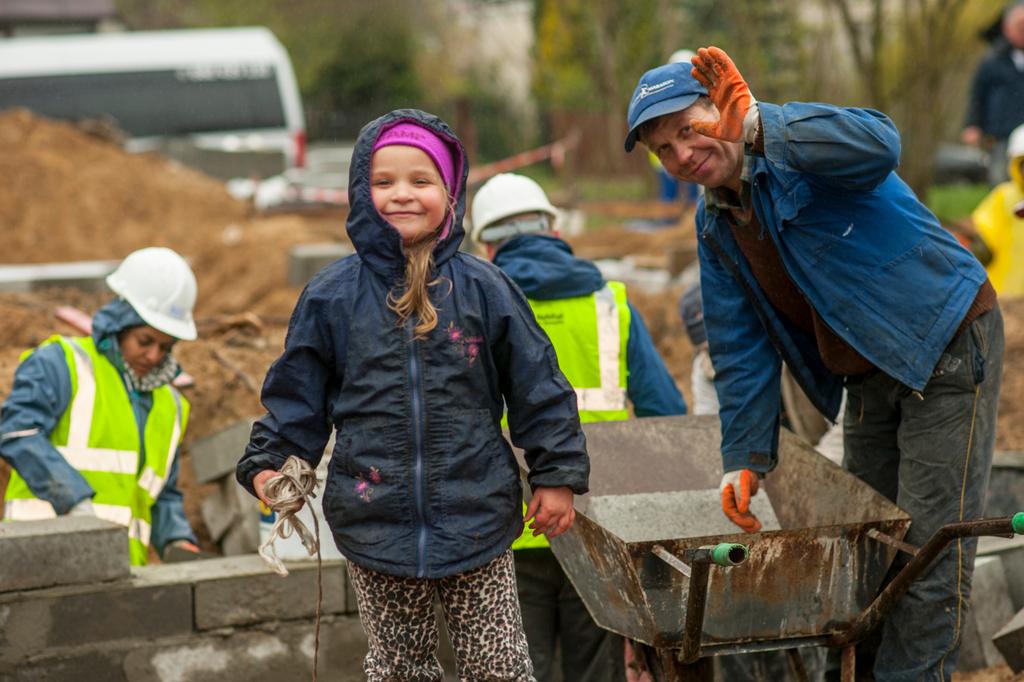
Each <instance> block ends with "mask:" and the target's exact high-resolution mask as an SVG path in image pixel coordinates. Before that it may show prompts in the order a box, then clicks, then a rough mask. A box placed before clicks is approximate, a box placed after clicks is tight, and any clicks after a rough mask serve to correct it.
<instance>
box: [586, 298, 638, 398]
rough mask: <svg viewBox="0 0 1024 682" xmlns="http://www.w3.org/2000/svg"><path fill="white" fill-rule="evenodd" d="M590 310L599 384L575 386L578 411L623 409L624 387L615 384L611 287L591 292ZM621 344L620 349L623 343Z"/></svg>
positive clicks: (616, 344)
mask: <svg viewBox="0 0 1024 682" xmlns="http://www.w3.org/2000/svg"><path fill="white" fill-rule="evenodd" d="M594 312H595V313H596V315H597V364H598V371H599V372H600V376H601V385H600V387H599V388H577V389H576V404H577V406H578V407H579V410H580V412H608V411H613V410H614V411H619V410H625V409H626V389H625V388H624V387H623V386H621V385H620V383H619V363H620V352H619V348H620V343H621V334H620V332H619V307H618V305H617V304H616V302H615V292H614V291H612V288H611V286H609V285H605V286H604V288H602V289H601V290H600V291H597V292H595V293H594ZM621 347H622V348H623V351H624V349H625V344H621Z"/></svg>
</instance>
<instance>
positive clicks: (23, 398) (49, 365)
mask: <svg viewBox="0 0 1024 682" xmlns="http://www.w3.org/2000/svg"><path fill="white" fill-rule="evenodd" d="M143 324H146V323H145V322H144V321H143V320H142V318H141V317H139V315H138V313H136V312H135V311H134V310H133V309H132V307H131V306H130V305H128V303H126V302H125V301H123V300H121V299H118V300H115V301H113V302H111V303H108V304H107V305H105V306H104V307H103V308H101V309H100V310H99V311H98V312H97V313H96V315H95V317H93V320H92V338H93V341H94V342H95V343H96V347H97V348H99V349H101V352H102V353H103V354H104V356H105V357H106V358H107V359H108V360H110V361H111V363H113V364H114V365H115V366H117V364H118V363H119V362H120V358H119V357H118V355H119V353H118V351H117V350H116V345H115V344H114V343H113V342H112V341H113V339H114V337H115V336H116V335H117V334H118V332H120V331H122V330H124V329H127V328H129V327H136V326H139V325H143ZM125 390H126V392H127V393H128V397H129V400H130V401H131V405H132V409H133V410H134V412H135V420H136V427H137V428H138V431H139V444H140V445H139V447H140V448H141V449H140V458H139V462H140V470H141V467H142V466H143V464H144V463H145V461H146V453H145V447H144V446H143V443H144V440H145V427H146V420H147V419H148V417H149V412H150V409H151V408H152V406H153V394H152V392H149V391H143V392H137V391H133V390H131V389H130V388H129V387H128V386H127V384H126V386H125ZM71 397H72V390H71V376H70V372H69V370H68V364H67V360H66V358H65V356H64V350H63V349H62V347H61V345H60V344H59V343H52V344H48V345H45V346H42V347H41V348H39V349H37V350H36V351H35V352H33V353H32V354H31V355H29V356H28V357H27V358H26V359H25V361H24V362H22V363H21V364H20V365H19V366H18V369H17V371H16V372H15V374H14V387H13V388H12V389H11V393H10V395H9V396H8V397H7V400H6V401H4V404H3V409H2V413H0V456H2V457H3V458H4V459H5V460H6V461H7V462H8V463H9V464H10V465H11V466H12V467H14V469H15V470H17V472H18V474H19V475H20V476H21V477H22V478H24V479H25V482H26V483H27V484H28V486H29V488H31V490H32V492H33V493H34V494H35V495H36V496H37V497H39V498H40V499H43V500H46V501H47V502H49V503H50V504H52V505H53V508H54V510H55V511H56V512H57V513H58V514H66V513H67V512H68V511H69V510H70V509H71V508H72V507H74V506H75V505H76V504H77V503H79V502H81V501H82V500H85V499H89V498H92V496H93V494H94V492H95V491H93V489H92V488H91V487H90V486H89V484H88V483H87V482H86V480H85V478H83V476H82V474H81V473H79V472H78V470H77V469H75V468H74V467H73V466H71V465H70V464H69V463H68V462H67V460H65V459H64V457H62V456H61V454H60V453H59V452H58V451H57V449H56V448H55V447H54V446H53V443H51V442H50V433H51V432H52V431H53V430H54V428H56V426H57V423H58V422H59V421H60V419H61V416H62V415H63V414H64V412H65V410H67V407H68V404H69V403H70V402H71ZM179 459H180V458H179V457H178V456H177V455H176V456H175V457H174V462H173V464H172V465H171V470H170V472H169V475H168V477H167V481H166V483H165V484H164V487H163V489H162V490H161V491H160V494H159V496H158V497H157V499H156V502H155V503H154V505H153V507H152V509H151V513H152V536H151V537H150V543H151V544H152V545H153V547H155V548H156V550H157V551H158V552H162V551H163V548H164V546H165V545H166V544H167V543H169V542H171V541H173V540H188V541H189V542H192V543H195V542H197V540H196V537H195V535H194V534H193V533H192V528H191V527H190V526H189V524H188V520H187V519H186V517H185V507H184V503H183V499H182V494H181V491H180V490H179V489H178V485H177V480H178V461H179Z"/></svg>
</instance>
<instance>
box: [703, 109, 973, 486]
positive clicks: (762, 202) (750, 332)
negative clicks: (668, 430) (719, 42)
mask: <svg viewBox="0 0 1024 682" xmlns="http://www.w3.org/2000/svg"><path fill="white" fill-rule="evenodd" d="M758 106H759V108H760V114H761V123H762V127H763V133H764V155H763V156H761V155H753V154H752V152H751V151H750V150H749V149H748V150H747V157H746V164H747V165H746V172H745V174H744V175H745V176H746V180H747V181H748V182H749V189H750V192H751V203H752V205H753V210H754V213H755V214H756V216H757V219H758V220H759V221H760V224H761V238H762V239H771V240H772V241H773V242H774V243H775V246H776V247H777V249H778V253H779V256H780V257H781V259H782V263H783V265H784V266H785V268H786V271H787V272H788V273H789V276H790V277H791V278H792V280H793V282H794V283H795V284H796V286H797V287H798V288H799V289H800V291H801V292H802V293H803V295H804V296H805V297H806V298H807V301H808V302H809V303H810V305H811V306H812V307H813V308H814V310H815V311H816V312H817V314H818V315H819V316H820V317H821V319H822V320H823V321H824V322H825V324H827V325H828V326H829V327H830V328H831V329H832V331H834V332H835V333H836V334H837V335H839V337H841V338H842V339H843V340H844V341H845V342H846V343H848V344H849V345H850V346H852V347H853V348H854V349H855V350H856V351H857V352H859V353H860V354H861V355H862V356H864V357H865V358H866V359H868V360H869V361H870V362H871V363H872V364H874V365H875V366H876V367H878V368H879V369H881V370H882V371H884V372H885V373H886V374H888V375H889V376H891V377H894V378H895V379H897V380H899V381H900V382H902V383H903V384H905V385H906V386H907V387H909V388H911V389H914V390H923V389H924V386H925V384H927V383H928V380H929V378H930V376H931V374H932V370H933V369H934V367H935V364H936V362H937V361H938V359H939V357H940V355H941V354H942V352H943V349H944V348H945V347H946V345H947V344H948V343H949V341H950V340H951V338H952V337H953V335H954V334H955V332H956V330H957V327H958V326H959V324H960V322H961V320H962V319H963V317H964V315H965V314H966V312H967V310H968V308H969V307H970V305H971V303H972V301H973V300H974V298H975V296H976V295H977V292H978V289H979V287H980V286H981V284H982V283H983V282H984V281H985V270H984V269H983V268H982V266H981V265H980V264H979V263H978V261H977V260H976V259H975V258H974V257H973V256H972V255H971V254H970V253H969V252H968V251H967V250H966V249H964V248H963V247H961V246H960V244H959V243H958V242H957V241H956V240H955V239H954V238H953V237H952V235H950V234H949V233H948V232H947V231H946V230H944V229H943V228H942V226H941V225H940V224H939V222H938V220H937V219H936V218H935V216H934V215H933V214H932V213H931V212H930V211H929V210H928V209H927V208H925V206H924V205H923V204H921V202H920V201H918V199H917V198H916V197H915V196H914V193H913V192H912V191H911V190H910V188H909V187H908V186H907V185H906V183H904V182H903V180H901V179H900V178H899V176H897V175H896V173H895V172H894V171H895V168H896V167H897V165H898V163H899V155H900V142H899V134H898V132H897V131H896V128H895V126H894V125H893V124H892V122H891V121H890V120H889V119H888V118H887V117H886V116H884V115H883V114H881V113H879V112H877V111H872V110H868V109H847V108H841V107H835V106H830V105H825V104H802V103H789V104H785V105H781V106H780V105H775V104H768V103H764V102H762V103H759V105H758ZM739 229H742V228H739ZM697 231H698V234H699V237H700V240H699V254H700V264H701V289H702V292H703V295H704V325H705V327H706V329H707V336H708V343H709V347H710V351H711V358H712V362H713V364H714V367H715V388H716V390H717V392H718V398H719V402H720V403H721V410H720V417H721V420H722V458H723V463H724V467H725V470H726V471H733V470H736V469H741V468H749V469H753V470H755V471H760V472H766V471H769V470H770V469H772V468H773V467H774V466H775V463H776V458H777V446H778V414H779V370H780V362H781V361H783V360H784V361H785V362H786V364H787V365H789V367H790V369H791V370H792V372H793V375H794V377H795V378H796V379H797V381H798V382H799V383H800V385H801V387H802V388H803V389H804V391H805V392H806V393H807V395H808V397H809V398H810V399H811V401H812V402H813V403H814V405H815V406H816V407H817V408H818V409H819V410H821V412H822V413H823V414H825V415H826V416H828V417H829V418H833V419H834V418H835V416H836V413H837V412H838V409H839V402H840V398H841V394H842V384H843V379H842V377H840V376H838V375H836V374H833V373H831V372H830V371H829V370H828V369H827V368H826V367H825V365H824V363H823V362H822V359H821V356H820V354H819V352H818V348H817V344H816V342H815V340H814V338H813V337H811V336H810V335H808V334H806V333H804V332H802V331H801V330H799V329H797V328H796V327H795V326H794V325H792V324H790V323H789V322H788V321H787V320H785V319H783V318H782V317H781V316H780V315H779V314H778V313H777V311H776V309H775V308H774V307H773V306H772V305H771V304H770V303H769V301H768V298H767V297H766V295H765V292H764V291H763V290H762V289H761V287H760V285H759V284H758V281H757V279H756V278H755V277H754V275H753V272H752V271H751V269H750V266H749V264H748V263H747V261H746V259H745V258H744V256H743V254H742V252H741V251H740V249H739V246H738V245H737V243H736V240H735V239H734V237H733V234H732V228H731V227H730V225H729V222H728V220H727V218H726V216H725V215H724V214H717V215H716V214H715V213H714V212H712V211H711V210H709V209H708V208H706V207H705V206H704V205H703V204H702V205H701V206H700V207H699V208H698V214H697Z"/></svg>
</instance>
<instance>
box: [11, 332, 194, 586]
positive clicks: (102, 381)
mask: <svg viewBox="0 0 1024 682" xmlns="http://www.w3.org/2000/svg"><path fill="white" fill-rule="evenodd" d="M50 343H59V344H60V345H61V347H62V348H63V349H64V358H65V360H66V361H67V366H68V372H69V374H70V377H71V401H70V402H69V404H68V407H67V409H66V410H65V411H64V414H63V415H62V416H61V418H60V421H59V422H58V423H57V426H56V427H55V428H54V430H53V432H52V433H51V434H50V442H51V443H53V445H54V447H56V448H57V451H58V452H59V453H60V454H61V456H63V457H64V459H66V460H67V462H68V464H70V465H71V466H73V467H74V468H75V469H77V470H78V471H79V472H80V473H81V474H82V477H83V478H85V480H86V482H87V483H88V484H89V485H90V486H91V487H92V489H93V490H94V491H95V493H96V495H95V497H93V500H92V502H93V508H94V510H95V512H96V516H98V517H100V518H102V519H106V520H108V521H113V522H114V523H118V524H120V525H122V526H126V527H127V528H128V544H129V547H128V550H129V557H130V559H131V563H132V564H133V565H136V566H142V565H145V563H146V561H147V558H148V553H149V539H150V535H151V513H150V509H151V508H152V506H153V504H154V503H155V502H156V499H157V497H158V496H159V495H160V491H162V490H163V488H164V485H165V483H166V482H167V477H168V476H169V475H170V472H171V466H172V465H173V463H174V458H175V456H176V454H177V452H178V446H179V445H180V444H181V440H182V437H183V436H184V433H185V427H186V425H187V424H188V415H189V403H188V401H187V400H186V399H185V397H184V396H182V395H181V394H180V393H178V391H177V390H176V389H174V388H173V387H172V386H169V385H164V386H161V387H160V388H157V389H155V390H154V391H153V407H152V408H151V409H150V412H149V416H148V418H147V419H146V428H145V432H144V441H145V453H146V457H145V462H143V461H141V457H140V452H141V451H142V449H141V448H140V447H139V431H138V426H137V424H136V419H135V411H134V409H133V408H132V404H131V400H130V398H129V396H128V391H127V389H126V388H125V386H124V382H123V381H122V379H121V377H120V376H119V375H118V373H117V369H116V368H115V367H114V366H113V365H112V364H111V363H110V362H109V361H108V360H107V359H106V358H105V357H104V356H103V355H102V354H101V353H100V352H99V351H97V350H96V346H95V344H94V343H93V340H92V339H91V338H89V337H78V338H67V337H63V336H52V337H50V338H49V339H47V340H46V341H44V342H43V344H42V345H47V344H50ZM40 347H42V346H40ZM32 352H33V351H28V352H26V353H25V354H23V356H22V360H24V359H25V357H27V356H28V355H30V354H31V353H32ZM56 515H57V514H56V512H55V511H54V509H53V505H51V504H50V503H49V502H47V501H45V500H41V499H39V498H37V497H36V496H35V495H34V494H32V491H31V490H30V489H29V487H28V485H27V484H26V483H25V479H23V478H22V477H21V476H19V475H18V473H17V472H16V471H12V472H11V479H10V481H9V482H8V484H7V492H6V494H5V495H4V518H5V519H7V520H12V521H29V520H36V519H48V518H55V517H56Z"/></svg>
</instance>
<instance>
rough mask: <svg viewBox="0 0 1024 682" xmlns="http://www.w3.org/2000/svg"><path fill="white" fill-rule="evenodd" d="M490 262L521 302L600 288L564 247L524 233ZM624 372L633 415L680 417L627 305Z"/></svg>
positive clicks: (671, 388)
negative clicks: (520, 295)
mask: <svg viewBox="0 0 1024 682" xmlns="http://www.w3.org/2000/svg"><path fill="white" fill-rule="evenodd" d="M494 264H495V265H497V266H498V267H499V268H501V269H502V270H504V271H505V273H506V274H507V275H508V276H509V277H511V278H512V280H513V281H514V282H515V283H516V284H518V285H519V287H520V288H521V289H522V290H523V293H525V294H526V296H527V298H530V299H533V300H535V301H552V300H558V299H562V298H574V297H577V296H589V295H590V294H593V293H594V292H595V291H600V290H601V289H602V288H603V287H604V285H605V281H604V277H602V276H601V271H600V270H598V269H597V266H596V265H594V264H593V263H591V262H590V261H587V260H583V259H581V258H577V257H576V256H575V255H573V252H572V247H570V246H569V245H568V244H567V243H565V242H564V241H562V240H561V239H558V238H557V237H552V236H547V235H537V234H526V235H520V236H518V237H514V238H512V239H510V240H509V241H508V242H506V243H505V244H503V245H502V246H501V248H500V249H498V252H497V253H496V254H495V256H494ZM626 369H627V372H628V374H627V380H626V395H627V396H629V401H630V402H631V403H633V411H634V412H635V413H636V416H638V417H664V416H670V415H677V414H686V402H685V401H684V400H683V396H682V395H681V394H680V393H679V387H677V386H676V382H675V381H674V380H673V379H672V375H671V374H669V371H668V369H666V367H665V363H664V362H663V361H662V359H661V356H660V355H658V350H657V349H656V348H655V347H654V342H653V341H652V340H651V335H650V334H648V333H647V327H646V326H645V325H644V320H643V317H641V316H640V313H639V312H637V310H636V308H634V307H633V305H632V304H630V305H629V341H628V342H627V344H626Z"/></svg>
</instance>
